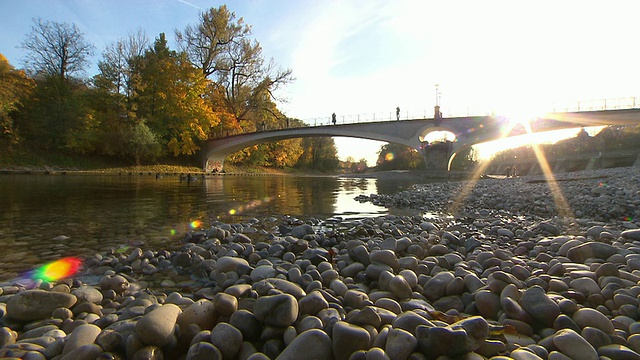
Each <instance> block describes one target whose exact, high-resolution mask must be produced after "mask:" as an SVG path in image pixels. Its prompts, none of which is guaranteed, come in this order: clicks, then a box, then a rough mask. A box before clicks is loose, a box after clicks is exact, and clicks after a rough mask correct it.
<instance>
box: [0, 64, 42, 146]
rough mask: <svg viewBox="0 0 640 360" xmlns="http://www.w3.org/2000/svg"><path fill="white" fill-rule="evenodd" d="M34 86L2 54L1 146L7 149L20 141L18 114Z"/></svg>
mask: <svg viewBox="0 0 640 360" xmlns="http://www.w3.org/2000/svg"><path fill="white" fill-rule="evenodd" d="M34 85H35V84H34V82H33V80H31V79H30V78H29V77H28V76H27V75H26V74H25V72H24V71H21V70H16V69H15V68H14V67H13V66H11V64H9V61H8V60H7V58H5V57H4V55H2V54H0V144H2V145H3V147H5V148H9V147H10V146H11V144H14V143H16V142H17V141H18V140H19V135H18V131H17V129H16V127H17V126H16V125H17V123H16V120H15V117H16V112H17V111H18V110H19V109H20V108H21V107H22V104H23V101H24V100H25V98H26V97H27V96H29V95H30V93H31V92H32V91H33V88H34Z"/></svg>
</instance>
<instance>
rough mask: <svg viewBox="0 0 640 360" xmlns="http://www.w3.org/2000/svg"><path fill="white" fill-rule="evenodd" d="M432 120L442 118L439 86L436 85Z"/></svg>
mask: <svg viewBox="0 0 640 360" xmlns="http://www.w3.org/2000/svg"><path fill="white" fill-rule="evenodd" d="M433 110H434V112H433V118H434V119H436V120H439V119H441V118H442V113H441V112H440V85H438V84H436V106H434V107H433Z"/></svg>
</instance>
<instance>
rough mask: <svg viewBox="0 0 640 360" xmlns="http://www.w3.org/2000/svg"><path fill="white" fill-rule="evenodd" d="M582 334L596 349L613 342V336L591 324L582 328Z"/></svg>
mask: <svg viewBox="0 0 640 360" xmlns="http://www.w3.org/2000/svg"><path fill="white" fill-rule="evenodd" d="M580 335H582V337H583V338H584V339H585V340H587V341H588V342H589V344H591V345H592V346H593V347H594V349H597V348H599V347H600V346H604V345H609V344H611V338H610V337H609V335H607V334H605V333H604V331H602V330H600V329H596V328H594V327H591V326H587V327H585V328H584V329H582V331H581V332H580Z"/></svg>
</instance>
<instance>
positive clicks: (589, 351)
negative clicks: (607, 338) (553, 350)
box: [553, 329, 599, 360]
mask: <svg viewBox="0 0 640 360" xmlns="http://www.w3.org/2000/svg"><path fill="white" fill-rule="evenodd" d="M553 344H554V345H555V346H556V347H557V348H558V350H560V351H561V352H562V353H563V354H564V355H567V356H568V357H570V358H572V359H581V360H598V359H599V357H598V352H597V351H596V349H594V348H593V346H591V344H589V342H587V340H585V339H584V338H583V337H582V336H580V334H578V333H577V332H575V331H573V330H571V329H562V330H559V331H558V332H556V334H555V336H554V337H553Z"/></svg>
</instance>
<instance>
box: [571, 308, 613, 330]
mask: <svg viewBox="0 0 640 360" xmlns="http://www.w3.org/2000/svg"><path fill="white" fill-rule="evenodd" d="M572 318H573V321H575V322H576V324H578V326H580V327H581V328H585V327H586V326H592V327H594V328H597V329H600V330H602V331H604V332H605V333H607V334H613V332H614V330H615V328H614V326H613V324H612V323H611V321H610V320H609V319H608V318H607V317H606V316H605V315H603V314H602V313H601V312H600V311H598V310H595V309H592V308H582V309H579V310H578V311H576V312H575V313H574V314H573V317H572Z"/></svg>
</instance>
